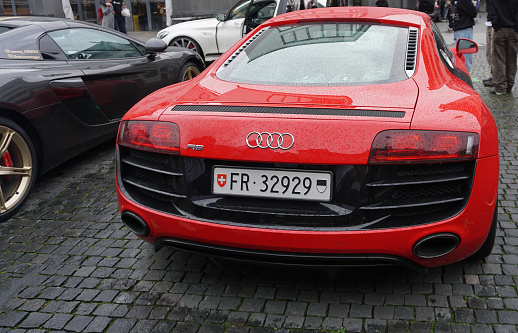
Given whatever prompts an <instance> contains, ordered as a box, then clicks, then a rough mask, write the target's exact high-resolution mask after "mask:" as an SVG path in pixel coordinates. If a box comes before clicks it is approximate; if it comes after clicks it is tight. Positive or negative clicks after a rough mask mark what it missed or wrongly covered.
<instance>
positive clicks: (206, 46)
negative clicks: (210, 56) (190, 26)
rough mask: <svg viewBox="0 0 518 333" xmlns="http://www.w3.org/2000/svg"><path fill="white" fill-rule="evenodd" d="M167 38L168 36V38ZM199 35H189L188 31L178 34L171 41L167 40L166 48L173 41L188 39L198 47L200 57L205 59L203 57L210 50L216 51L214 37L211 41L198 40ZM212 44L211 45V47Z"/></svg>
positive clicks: (205, 39)
mask: <svg viewBox="0 0 518 333" xmlns="http://www.w3.org/2000/svg"><path fill="white" fill-rule="evenodd" d="M168 37H169V36H168ZM200 37H201V35H199V34H198V35H197V34H196V33H189V32H188V31H185V32H182V33H179V34H178V35H176V34H175V35H174V36H173V37H172V38H171V39H169V40H168V41H167V42H166V43H167V45H168V46H172V43H173V41H174V40H175V39H178V38H190V39H192V40H194V41H195V42H196V43H197V44H198V46H199V47H200V49H201V53H200V55H201V56H202V57H203V58H204V59H205V55H206V54H207V53H210V52H209V51H210V50H213V49H214V48H215V49H217V46H216V37H215V36H214V38H213V41H211V40H209V39H208V38H200ZM211 44H212V45H211Z"/></svg>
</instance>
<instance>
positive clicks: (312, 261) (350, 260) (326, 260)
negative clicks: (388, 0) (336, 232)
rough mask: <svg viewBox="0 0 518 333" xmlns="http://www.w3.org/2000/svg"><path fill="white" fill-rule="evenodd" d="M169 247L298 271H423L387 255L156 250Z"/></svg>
mask: <svg viewBox="0 0 518 333" xmlns="http://www.w3.org/2000/svg"><path fill="white" fill-rule="evenodd" d="M162 247H169V248H173V249H176V250H181V251H187V252H191V253H197V254H202V255H207V256H212V257H218V258H224V259H230V260H236V261H242V262H249V263H261V264H269V265H281V266H295V267H319V268H333V267H334V268H337V267H373V266H394V265H400V266H405V267H408V268H410V269H413V270H417V271H420V270H422V269H423V267H422V266H420V265H418V264H417V263H415V262H413V261H410V260H408V259H405V258H402V257H398V256H395V255H388V254H355V253H350V254H349V253H348V254H345V253H299V252H277V251H262V250H252V249H245V248H235V247H228V246H219V245H213V244H206V243H199V242H194V241H189V240H183V239H177V238H169V237H164V238H159V239H157V240H156V241H155V250H157V251H158V250H159V249H160V248H162Z"/></svg>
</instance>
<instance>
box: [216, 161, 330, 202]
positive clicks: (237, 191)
mask: <svg viewBox="0 0 518 333" xmlns="http://www.w3.org/2000/svg"><path fill="white" fill-rule="evenodd" d="M332 181H333V175H332V173H331V172H327V171H307V170H304V171H293V170H286V169H251V168H228V167H222V166H215V167H214V168H213V170H212V193H214V194H225V195H234V196H246V197H261V198H278V199H297V200H310V201H330V200H331V188H332Z"/></svg>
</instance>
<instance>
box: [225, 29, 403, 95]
mask: <svg viewBox="0 0 518 333" xmlns="http://www.w3.org/2000/svg"><path fill="white" fill-rule="evenodd" d="M407 39H408V29H407V28H403V27H396V26H384V25H376V24H358V23H330V24H322V23H319V24H301V25H293V26H282V27H270V28H267V29H266V30H265V31H264V32H263V33H262V34H260V36H259V37H257V38H256V39H255V40H254V41H253V42H252V43H250V45H248V46H247V47H246V48H245V49H244V50H243V51H241V52H238V55H237V57H235V59H233V60H232V61H230V62H226V63H225V64H224V65H223V66H222V67H221V68H220V69H219V70H218V72H217V77H218V78H220V79H222V80H225V81H231V82H238V83H251V84H268V85H295V86H297V85H300V86H326V85H329V86H340V85H343V86H349V85H369V84H380V83H391V82H397V81H402V80H405V79H407V78H408V76H407V74H406V72H405V56H406V49H407V47H406V44H407Z"/></svg>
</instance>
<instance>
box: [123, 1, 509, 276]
mask: <svg viewBox="0 0 518 333" xmlns="http://www.w3.org/2000/svg"><path fill="white" fill-rule="evenodd" d="M477 50H478V47H477V45H476V43H475V42H473V41H470V40H467V39H459V40H458V42H457V45H456V47H455V48H454V49H450V48H448V47H447V44H446V43H445V41H444V39H443V36H442V35H441V33H440V31H439V29H438V28H437V26H436V25H435V23H433V22H432V21H431V19H430V17H429V16H428V15H426V14H424V13H420V12H416V11H410V10H403V9H396V8H372V7H347V8H332V9H331V8H321V9H308V10H302V11H298V12H293V13H289V14H283V15H279V16H277V17H274V18H272V19H270V20H268V21H266V22H265V23H263V24H262V25H260V26H259V27H258V28H256V29H255V30H254V31H252V32H251V33H250V34H249V35H247V37H246V38H244V39H243V40H241V41H240V42H238V43H237V44H236V45H234V46H233V47H232V48H231V49H230V50H229V51H228V52H227V53H225V54H224V55H223V56H222V57H221V58H219V59H218V60H216V61H215V62H214V63H213V64H212V65H211V67H209V68H208V69H207V70H206V71H205V72H204V74H202V75H200V76H198V77H196V78H195V79H193V80H191V81H188V82H184V83H181V84H178V85H174V86H171V87H169V88H165V89H162V90H160V91H158V92H156V93H153V94H151V95H149V96H148V97H147V98H145V99H144V100H142V101H141V102H139V103H138V104H136V105H135V106H134V107H133V108H132V109H131V110H130V111H129V112H128V113H127V114H126V115H125V116H124V118H123V120H122V122H121V127H120V129H119V136H118V141H117V142H118V145H117V159H116V167H117V194H118V200H119V205H120V211H121V214H122V221H123V222H124V223H125V224H126V226H127V227H128V228H129V229H131V230H132V231H133V232H135V233H136V234H137V235H139V236H140V237H141V238H143V239H144V240H146V241H148V242H151V243H153V244H154V245H155V247H156V248H160V247H162V246H170V247H173V248H177V249H182V250H188V251H193V252H199V253H205V254H209V255H214V256H220V257H227V258H233V259H237V260H250V261H261V262H272V263H281V264H287V265H311V266H313V265H315V266H338V265H349V264H351V265H362V264H372V265H374V264H376V265H377V264H393V263H400V264H403V265H408V266H410V267H435V266H441V265H447V264H450V263H453V262H456V261H460V260H463V259H465V258H468V257H474V258H482V257H485V256H487V255H489V254H490V253H491V250H492V248H493V244H494V241H495V232H496V229H497V190H498V175H499V172H498V166H499V157H498V135H497V129H496V125H495V121H494V119H493V117H492V115H491V112H490V111H489V109H488V108H487V106H486V105H485V104H484V101H483V100H482V98H481V97H480V95H479V94H478V93H477V92H475V91H474V90H473V88H472V81H471V78H470V76H469V75H468V72H467V70H466V67H465V64H464V55H465V54H471V53H474V52H476V51H477Z"/></svg>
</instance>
